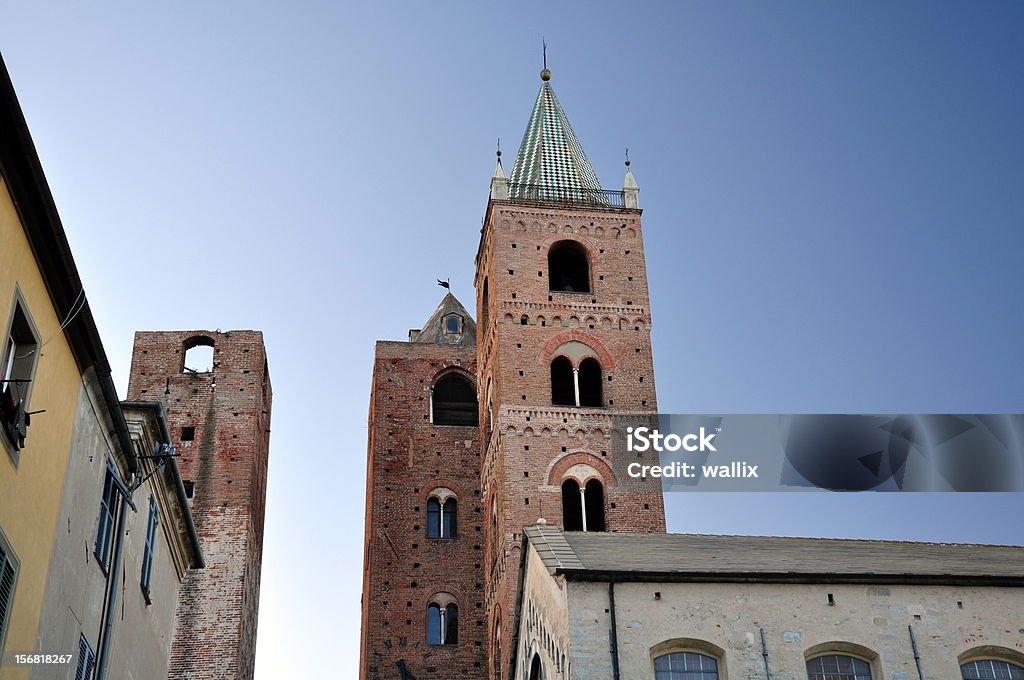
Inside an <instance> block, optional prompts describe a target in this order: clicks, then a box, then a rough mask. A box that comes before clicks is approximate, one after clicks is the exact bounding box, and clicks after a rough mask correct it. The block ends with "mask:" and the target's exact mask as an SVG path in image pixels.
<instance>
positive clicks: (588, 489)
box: [562, 479, 604, 531]
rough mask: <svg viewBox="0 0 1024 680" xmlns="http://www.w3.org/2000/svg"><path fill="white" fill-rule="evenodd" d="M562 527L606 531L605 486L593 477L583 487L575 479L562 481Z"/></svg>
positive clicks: (565, 528)
mask: <svg viewBox="0 0 1024 680" xmlns="http://www.w3.org/2000/svg"><path fill="white" fill-rule="evenodd" d="M562 528H563V529H564V530H565V531H604V487H603V486H602V485H601V482H600V481H599V480H597V479H591V480H590V481H588V482H587V483H586V484H585V485H584V486H583V487H582V488H581V487H580V484H579V482H577V481H576V480H575V479H567V480H565V481H564V482H562Z"/></svg>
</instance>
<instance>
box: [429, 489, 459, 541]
mask: <svg viewBox="0 0 1024 680" xmlns="http://www.w3.org/2000/svg"><path fill="white" fill-rule="evenodd" d="M457 508H458V502H457V501H456V500H455V499H454V498H447V499H444V500H442V499H439V498H437V497H436V496H431V497H430V498H429V499H427V538H455V536H456V526H457V525H456V517H457V516H458V511H457Z"/></svg>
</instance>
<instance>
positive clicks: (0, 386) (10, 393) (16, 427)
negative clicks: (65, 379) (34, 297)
mask: <svg viewBox="0 0 1024 680" xmlns="http://www.w3.org/2000/svg"><path fill="white" fill-rule="evenodd" d="M2 337H3V344H2V345H0V432H2V433H3V435H2V438H3V440H4V444H5V445H6V446H7V449H8V452H9V453H10V454H11V457H12V458H14V461H15V462H17V461H18V452H19V451H20V450H21V449H22V448H23V447H24V446H25V438H26V437H27V436H28V426H29V422H30V420H31V414H30V413H29V411H28V400H29V394H30V392H31V388H32V379H33V378H34V377H35V371H36V364H37V363H38V357H39V352H38V351H37V350H38V349H39V335H38V333H36V330H35V326H34V325H33V323H32V320H31V318H30V317H29V315H28V312H27V311H26V307H25V304H24V301H23V300H22V299H21V294H20V293H18V292H15V297H14V306H13V308H12V310H11V315H10V319H9V321H8V324H7V328H6V329H5V333H4V335H3V336H2Z"/></svg>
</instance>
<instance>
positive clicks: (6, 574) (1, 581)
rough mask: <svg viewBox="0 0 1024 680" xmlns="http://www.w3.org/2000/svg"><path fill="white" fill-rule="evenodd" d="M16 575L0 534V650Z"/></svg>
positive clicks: (13, 563)
mask: <svg viewBox="0 0 1024 680" xmlns="http://www.w3.org/2000/svg"><path fill="white" fill-rule="evenodd" d="M17 575H18V573H17V563H16V562H15V561H14V553H13V552H12V551H11V549H10V546H8V545H7V542H6V541H5V540H3V535H2V534H0V649H3V642H4V633H5V632H6V631H7V619H8V618H9V617H10V613H11V605H12V603H13V602H14V584H15V582H16V580H17V578H16V577H17Z"/></svg>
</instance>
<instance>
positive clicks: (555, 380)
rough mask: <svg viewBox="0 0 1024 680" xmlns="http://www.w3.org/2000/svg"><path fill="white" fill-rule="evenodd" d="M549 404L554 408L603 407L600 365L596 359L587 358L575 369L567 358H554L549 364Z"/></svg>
mask: <svg viewBox="0 0 1024 680" xmlns="http://www.w3.org/2000/svg"><path fill="white" fill-rule="evenodd" d="M551 403H552V405H554V406H583V407H592V408H600V407H601V406H603V405H604V403H603V398H602V395H601V364H600V363H598V361H597V359H594V358H593V357H587V358H585V359H583V361H581V362H580V365H579V367H578V368H576V367H574V366H573V365H572V362H571V361H570V360H569V359H568V358H567V357H564V356H557V357H555V359H554V360H553V361H552V362H551Z"/></svg>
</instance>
